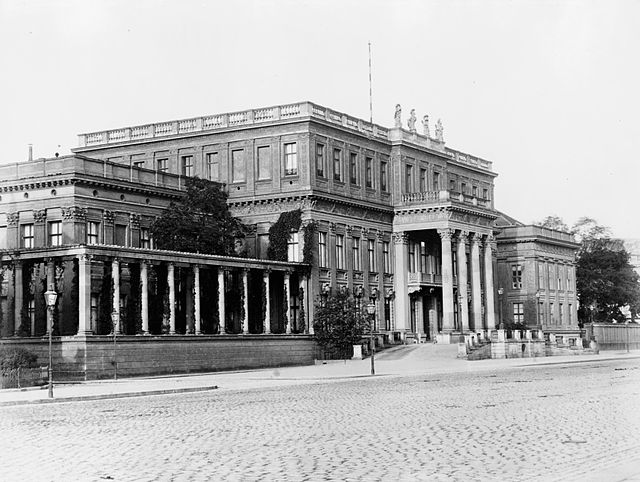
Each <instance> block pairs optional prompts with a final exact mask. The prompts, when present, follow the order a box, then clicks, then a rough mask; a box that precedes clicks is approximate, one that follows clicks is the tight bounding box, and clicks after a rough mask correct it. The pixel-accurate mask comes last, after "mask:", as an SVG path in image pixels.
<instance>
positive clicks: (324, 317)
mask: <svg viewBox="0 0 640 482" xmlns="http://www.w3.org/2000/svg"><path fill="white" fill-rule="evenodd" d="M315 309H316V311H315V315H314V323H313V329H314V332H315V338H316V341H317V342H318V344H319V345H320V346H322V347H323V348H325V349H329V350H331V349H334V350H337V351H346V350H347V349H349V348H350V347H351V345H355V344H358V343H359V342H360V339H361V338H362V335H363V334H364V333H365V332H366V331H367V330H368V329H369V323H370V321H369V319H368V316H367V314H366V312H365V310H364V308H363V307H362V306H358V304H357V303H356V300H355V299H354V298H353V296H351V294H350V293H349V291H348V290H344V291H342V290H340V291H338V292H336V293H335V294H333V295H330V296H328V297H327V298H326V300H325V301H324V303H318V304H316V308H315Z"/></svg>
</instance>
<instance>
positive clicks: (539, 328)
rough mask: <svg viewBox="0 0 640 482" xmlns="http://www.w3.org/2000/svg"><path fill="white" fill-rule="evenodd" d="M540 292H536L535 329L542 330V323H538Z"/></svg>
mask: <svg viewBox="0 0 640 482" xmlns="http://www.w3.org/2000/svg"><path fill="white" fill-rule="evenodd" d="M540 296H541V295H540V292H539V291H536V328H537V329H538V330H541V329H542V323H540Z"/></svg>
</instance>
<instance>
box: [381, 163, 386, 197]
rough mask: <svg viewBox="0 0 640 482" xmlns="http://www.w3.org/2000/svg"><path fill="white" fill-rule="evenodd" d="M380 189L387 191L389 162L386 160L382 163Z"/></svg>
mask: <svg viewBox="0 0 640 482" xmlns="http://www.w3.org/2000/svg"><path fill="white" fill-rule="evenodd" d="M380 189H381V190H382V192H387V163H386V162H384V161H382V162H381V163H380Z"/></svg>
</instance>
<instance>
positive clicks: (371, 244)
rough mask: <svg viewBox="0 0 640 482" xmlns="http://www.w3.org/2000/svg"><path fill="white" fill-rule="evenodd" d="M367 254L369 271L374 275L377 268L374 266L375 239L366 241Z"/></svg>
mask: <svg viewBox="0 0 640 482" xmlns="http://www.w3.org/2000/svg"><path fill="white" fill-rule="evenodd" d="M367 254H368V258H369V271H370V272H372V273H375V272H376V271H378V267H377V265H376V241H375V239H368V240H367Z"/></svg>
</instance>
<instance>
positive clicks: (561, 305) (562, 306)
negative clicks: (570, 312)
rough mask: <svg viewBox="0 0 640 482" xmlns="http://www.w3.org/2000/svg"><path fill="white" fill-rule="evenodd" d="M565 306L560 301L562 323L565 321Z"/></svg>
mask: <svg viewBox="0 0 640 482" xmlns="http://www.w3.org/2000/svg"><path fill="white" fill-rule="evenodd" d="M563 308H564V304H563V303H560V324H561V325H562V324H563V323H564V316H563V315H564V313H563V312H564V310H563Z"/></svg>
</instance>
